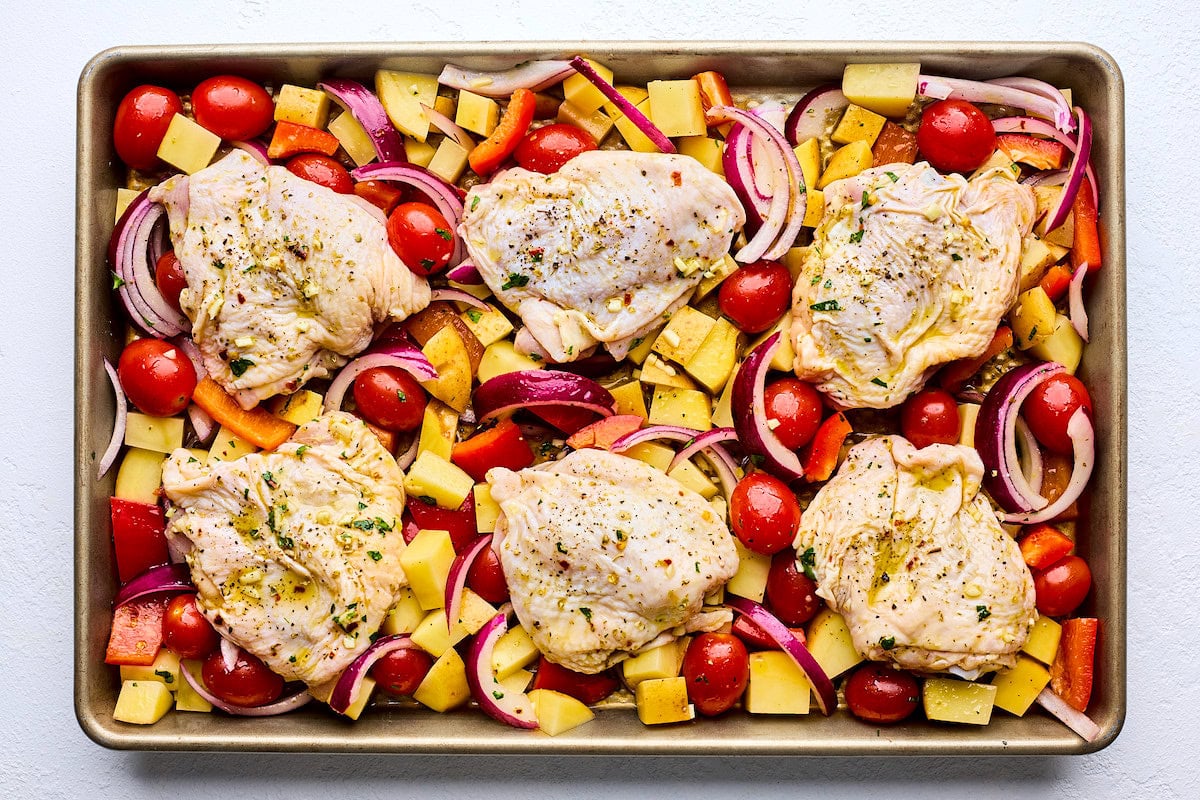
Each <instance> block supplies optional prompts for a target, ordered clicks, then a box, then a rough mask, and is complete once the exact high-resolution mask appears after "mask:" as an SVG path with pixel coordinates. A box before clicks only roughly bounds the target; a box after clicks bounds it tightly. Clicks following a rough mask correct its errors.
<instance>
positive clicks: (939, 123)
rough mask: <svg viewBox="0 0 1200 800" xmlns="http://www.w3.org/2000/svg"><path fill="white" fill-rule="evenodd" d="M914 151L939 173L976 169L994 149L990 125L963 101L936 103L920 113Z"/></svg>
mask: <svg viewBox="0 0 1200 800" xmlns="http://www.w3.org/2000/svg"><path fill="white" fill-rule="evenodd" d="M917 148H918V149H919V150H920V151H921V155H923V156H924V157H925V158H926V159H927V160H928V161H929V163H930V164H932V165H933V166H934V167H936V168H937V169H940V170H941V171H942V172H970V171H971V170H974V169H978V168H979V167H980V166H982V165H983V162H985V161H987V160H988V157H989V156H991V154H992V153H993V152H994V151H995V149H996V132H995V130H994V129H993V128H992V121H991V120H990V119H988V117H987V114H984V113H983V112H982V111H980V110H979V109H978V108H977V107H976V106H974V105H972V104H971V103H968V102H967V101H965V100H939V101H937V102H936V103H933V104H932V105H929V106H926V108H925V110H924V111H922V112H921V124H920V126H918V128H917Z"/></svg>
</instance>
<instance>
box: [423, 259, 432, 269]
mask: <svg viewBox="0 0 1200 800" xmlns="http://www.w3.org/2000/svg"><path fill="white" fill-rule="evenodd" d="M434 263H435V262H434V260H433V259H432V258H422V259H421V266H422V267H423V268H425V269H429V270H431V269H433V265H434Z"/></svg>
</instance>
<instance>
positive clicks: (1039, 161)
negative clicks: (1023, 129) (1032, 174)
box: [996, 133, 1067, 169]
mask: <svg viewBox="0 0 1200 800" xmlns="http://www.w3.org/2000/svg"><path fill="white" fill-rule="evenodd" d="M996 147H998V148H1000V149H1001V150H1003V151H1004V153H1005V155H1007V156H1008V157H1009V158H1011V159H1012V160H1013V161H1019V162H1021V163H1022V164H1028V165H1029V166H1031V167H1033V168H1034V169H1062V166H1063V163H1064V162H1065V161H1066V160H1067V146H1066V145H1065V144H1063V143H1062V142H1056V141H1054V140H1053V139H1039V138H1038V137H1036V136H1030V135H1029V134H1026V133H1001V134H999V135H998V136H997V137H996Z"/></svg>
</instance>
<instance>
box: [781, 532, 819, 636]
mask: <svg viewBox="0 0 1200 800" xmlns="http://www.w3.org/2000/svg"><path fill="white" fill-rule="evenodd" d="M824 605H825V601H824V600H822V599H821V598H819V597H817V584H816V581H814V580H813V579H812V578H810V577H808V576H807V575H805V574H804V572H803V570H801V569H800V568H799V567H798V566H797V565H796V551H795V550H792V549H791V548H790V547H789V548H786V549H784V550H780V551H779V552H778V553H776V554H775V556H774V557H773V558H772V559H771V569H770V570H769V571H768V572H767V608H769V609H770V610H771V611H772V612H773V613H774V614H775V616H776V617H778V618H779V621H780V622H782V623H783V624H784V625H787V626H788V627H797V626H799V625H803V624H804V623H806V622H808V621H809V620H810V619H812V618H813V617H815V616H816V615H817V612H818V611H820V610H821V608H822V607H823V606H824Z"/></svg>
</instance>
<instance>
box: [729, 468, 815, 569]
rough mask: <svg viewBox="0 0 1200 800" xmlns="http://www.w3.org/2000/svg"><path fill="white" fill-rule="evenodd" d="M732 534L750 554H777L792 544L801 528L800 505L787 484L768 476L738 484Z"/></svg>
mask: <svg viewBox="0 0 1200 800" xmlns="http://www.w3.org/2000/svg"><path fill="white" fill-rule="evenodd" d="M729 518H730V521H731V523H732V527H733V533H734V535H735V536H737V538H738V540H739V541H740V542H741V543H742V544H743V545H744V546H745V547H746V548H747V549H749V550H753V551H754V552H755V553H762V554H763V555H772V554H774V553H778V552H779V551H780V550H782V549H783V548H785V547H787V546H788V545H790V544H791V543H792V539H794V538H795V537H796V530H797V528H799V527H800V504H799V503H798V502H796V495H794V494H792V491H791V490H790V489H788V487H787V484H785V483H784V482H783V481H781V480H779V479H778V478H776V477H775V476H773V475H768V474H767V473H765V472H751V473H750V474H749V475H747V476H746V477H744V478H742V479H741V480H740V481H738V484H737V486H735V487H734V489H733V493H732V494H731V495H730V498H729Z"/></svg>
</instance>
